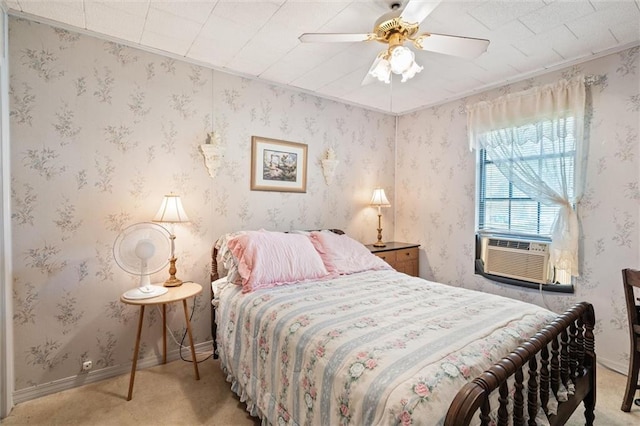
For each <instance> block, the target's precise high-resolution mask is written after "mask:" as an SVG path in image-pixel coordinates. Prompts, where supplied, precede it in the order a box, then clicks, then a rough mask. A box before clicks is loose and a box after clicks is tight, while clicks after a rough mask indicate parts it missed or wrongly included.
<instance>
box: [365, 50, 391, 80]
mask: <svg viewBox="0 0 640 426" xmlns="http://www.w3.org/2000/svg"><path fill="white" fill-rule="evenodd" d="M369 75H370V76H372V77H375V78H377V79H378V80H379V81H381V82H383V83H387V84H389V83H390V82H391V66H390V65H389V61H387V60H386V59H384V58H383V57H381V56H378V57H377V58H376V60H375V61H374V62H373V65H371V69H370V70H369Z"/></svg>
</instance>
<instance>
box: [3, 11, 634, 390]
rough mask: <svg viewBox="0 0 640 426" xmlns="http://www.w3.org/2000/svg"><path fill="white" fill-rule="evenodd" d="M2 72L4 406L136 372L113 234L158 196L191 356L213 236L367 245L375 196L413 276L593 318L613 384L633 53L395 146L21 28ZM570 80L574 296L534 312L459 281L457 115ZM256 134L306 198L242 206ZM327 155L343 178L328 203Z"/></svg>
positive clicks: (384, 126)
mask: <svg viewBox="0 0 640 426" xmlns="http://www.w3.org/2000/svg"><path fill="white" fill-rule="evenodd" d="M9 56H10V74H11V75H10V93H9V96H10V102H11V104H10V118H11V155H12V158H11V167H12V181H11V201H12V205H11V211H12V233H13V241H12V246H13V270H14V282H13V289H14V294H13V296H14V298H13V312H14V318H13V323H14V333H15V342H14V350H15V354H14V355H15V378H16V383H15V389H16V391H17V392H18V393H20V392H24V391H26V390H29V389H33V388H34V387H36V386H38V385H42V384H46V383H49V382H52V381H55V380H60V379H68V378H73V377H76V376H77V375H79V374H81V373H80V370H81V364H82V361H84V360H92V361H93V363H94V370H97V369H110V368H117V367H118V366H121V365H127V364H129V363H130V361H131V358H132V351H133V342H134V339H135V327H136V321H137V315H138V310H137V309H136V308H134V307H131V306H129V305H124V304H122V303H121V302H120V301H119V297H120V295H121V294H122V293H123V292H124V291H126V290H128V289H130V288H132V287H135V286H136V278H135V277H132V276H129V275H128V274H126V273H125V272H123V271H122V270H121V269H120V268H119V267H118V266H117V264H116V263H115V261H114V259H113V254H112V246H113V242H114V240H115V238H116V236H117V235H118V233H119V232H120V231H121V230H122V229H124V228H125V227H126V226H128V225H131V224H133V223H137V222H142V221H149V220H150V219H151V218H152V217H153V216H154V214H155V212H156V210H157V208H158V207H159V204H160V201H161V199H162V196H163V195H164V194H165V193H168V192H175V193H178V194H180V195H181V197H182V201H183V204H184V207H185V209H186V211H187V214H188V215H189V217H190V219H191V222H190V223H188V224H179V225H176V227H175V232H176V235H177V239H176V247H177V255H178V264H177V267H178V276H179V277H180V278H182V279H184V280H193V281H196V282H199V283H201V284H203V285H205V289H204V293H203V294H202V295H200V296H198V297H197V298H196V300H195V305H194V309H195V311H194V319H193V326H194V338H195V340H196V342H198V343H202V342H207V341H209V340H210V338H211V336H210V331H209V324H210V322H209V321H210V317H209V303H208V295H209V291H208V288H206V284H207V280H208V270H209V256H210V254H209V253H210V248H211V245H212V243H213V242H214V240H215V239H216V238H217V237H218V236H219V235H221V234H223V233H225V232H229V231H233V230H238V229H258V228H266V229H272V230H289V229H309V228H322V227H338V228H342V229H344V230H345V231H347V232H348V233H349V234H350V235H352V236H353V237H355V238H356V239H359V240H360V241H362V242H364V243H371V242H373V241H375V238H376V228H377V216H376V213H377V212H376V211H375V209H373V208H371V207H369V206H368V202H369V199H370V197H371V191H372V189H373V188H374V187H376V186H382V187H384V188H385V190H386V192H387V196H388V197H389V199H390V200H391V202H392V205H393V207H392V208H390V209H386V210H385V212H384V215H383V224H382V227H383V229H384V230H385V231H384V233H385V235H387V236H389V237H390V236H391V235H393V234H394V232H393V230H394V229H395V239H396V240H399V241H407V242H418V243H420V244H421V252H420V253H421V254H420V269H421V275H422V276H423V277H425V278H427V279H432V280H436V281H440V282H445V283H449V284H452V285H456V286H463V287H468V288H473V289H478V290H482V291H486V292H491V293H499V294H503V295H506V296H509V297H512V298H514V299H520V300H525V301H529V302H532V303H536V304H539V305H543V306H544V305H546V306H548V307H550V308H551V309H553V310H554V311H557V312H560V311H562V310H564V309H565V308H566V307H567V306H569V305H570V304H572V303H573V302H575V301H579V300H587V301H590V302H592V303H594V304H595V308H596V314H597V318H598V325H597V351H598V356H599V359H600V361H602V362H604V363H606V364H607V365H609V366H612V367H613V368H616V369H618V370H619V371H622V372H625V371H626V368H627V367H626V366H627V361H628V357H629V355H628V335H627V324H626V314H625V310H624V298H623V294H622V284H621V275H620V270H621V269H622V268H624V267H640V152H639V145H640V143H639V134H640V129H639V124H638V123H639V121H640V120H639V117H640V78H639V73H640V70H639V57H640V54H639V48H638V47H636V48H632V49H629V50H625V51H622V52H619V53H615V54H612V55H609V56H605V57H602V58H599V59H596V60H593V61H590V62H585V63H583V64H581V65H579V66H576V67H572V68H567V69H564V70H560V71H557V72H552V73H548V74H545V75H541V76H538V77H536V78H532V79H529V80H525V81H522V82H518V83H514V84H513V85H507V86H504V87H501V88H499V89H495V90H492V91H489V92H485V93H481V94H478V95H476V96H473V97H469V98H468V99H463V100H459V101H455V102H451V103H448V104H444V105H440V106H437V107H433V108H430V109H426V110H423V111H419V112H415V113H412V114H408V115H405V116H402V117H400V119H399V125H398V129H397V140H396V129H395V118H394V117H391V116H388V115H384V114H380V113H377V112H372V111H368V110H365V109H362V108H357V107H353V106H349V105H344V104H340V103H337V102H333V101H329V100H325V99H322V98H318V97H315V96H311V95H308V94H303V93H299V92H295V91H291V90H287V89H284V88H281V87H277V86H270V85H267V84H264V83H261V82H257V81H253V80H249V79H245V78H240V77H237V76H233V75H229V74H225V73H222V72H219V71H213V70H210V69H206V68H203V67H199V66H195V65H191V64H188V63H186V62H181V61H178V60H175V59H171V58H168V57H164V56H160V55H156V54H151V53H148V52H143V51H140V50H136V49H133V48H129V47H125V46H122V45H119V44H115V43H112V42H107V41H104V40H99V39H96V38H93V37H89V36H87V35H81V34H77V33H73V32H69V31H66V30H61V29H58V28H54V27H51V26H48V25H43V24H38V23H35V22H31V21H27V20H24V19H17V18H10V22H9ZM577 72H582V73H584V74H587V75H592V76H594V81H595V82H594V84H593V85H592V86H591V98H592V99H591V102H592V121H591V123H592V124H591V138H590V141H591V143H590V156H589V165H588V176H587V190H586V195H585V197H584V199H583V200H582V202H581V203H580V206H579V214H580V217H581V221H582V228H583V236H582V240H581V250H582V256H583V260H582V268H581V269H582V275H581V277H580V278H579V279H578V280H577V282H576V293H575V294H571V295H566V294H555V293H544V294H542V295H541V294H539V293H538V292H537V291H529V290H522V289H517V288H511V287H508V286H504V285H500V284H496V283H493V282H491V281H488V280H486V279H484V278H481V277H479V276H477V275H475V274H474V272H473V258H474V250H475V249H474V221H475V219H474V211H475V206H474V198H475V153H472V152H469V150H468V143H467V138H466V116H465V105H466V104H467V103H472V102H476V101H478V100H480V99H490V98H493V97H497V96H500V95H502V94H505V93H508V92H515V91H519V90H523V89H526V88H528V87H531V86H533V85H539V84H545V83H549V82H552V81H556V80H557V79H559V78H562V77H568V76H571V75H574V74H575V73H577ZM214 130H215V132H216V134H217V135H218V136H219V138H220V143H221V147H222V150H223V152H224V157H223V160H222V162H221V164H220V166H219V167H218V169H217V170H216V171H215V173H214V176H213V177H212V176H210V175H209V173H208V171H207V168H206V167H205V164H204V161H203V158H202V155H201V153H200V151H199V145H200V144H202V143H204V142H205V140H206V138H207V133H208V132H211V131H214ZM253 135H257V136H264V137H268V138H274V139H282V140H287V141H292V142H299V143H304V144H307V145H308V149H309V151H308V183H307V192H306V193H304V194H296V193H280V192H260V191H250V189H249V187H250V182H249V176H250V161H251V136H253ZM329 148H332V149H333V150H335V152H336V155H337V158H338V160H339V161H340V163H339V165H338V167H337V172H336V176H335V179H334V181H333V183H332V184H330V185H327V184H326V183H325V180H324V177H323V174H322V168H321V160H322V158H323V157H324V155H325V154H326V151H327V150H328V149H329ZM456 187H457V188H458V190H451V188H456ZM394 212H395V214H394ZM152 278H153V279H154V280H155V281H162V280H164V279H165V278H166V275H165V274H164V273H159V274H156V275H154V276H153V277H152ZM189 305H190V306H191V303H189ZM178 308H179V306H178V305H176V306H171V307H170V309H169V311H170V318H169V325H170V328H171V329H172V330H173V333H174V334H175V335H176V336H177V337H180V336H181V334H182V333H183V331H184V323H183V321H182V313H181V312H180V310H179V309H178ZM146 315H147V317H146V318H145V328H144V330H143V343H142V348H141V357H142V359H145V358H146V359H154V360H158V359H159V352H160V350H161V349H160V341H161V330H160V327H159V324H160V321H161V317H160V314H159V312H158V311H157V310H154V309H148V310H147V314H146ZM176 347H177V346H176V344H175V343H174V342H173V341H172V340H171V339H169V349H175V348H176Z"/></svg>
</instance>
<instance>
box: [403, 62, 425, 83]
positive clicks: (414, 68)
mask: <svg viewBox="0 0 640 426" xmlns="http://www.w3.org/2000/svg"><path fill="white" fill-rule="evenodd" d="M423 69H424V67H423V66H421V65H418V64H416V63H415V61H414V62H413V63H412V64H411V66H410V67H409V69H408V70H406V71H405V72H403V73H402V81H401V82H402V83H404V82H405V81H407V80H409V79H411V78H413V77H415V75H416V74H418V73H419V72H420V71H422V70H423Z"/></svg>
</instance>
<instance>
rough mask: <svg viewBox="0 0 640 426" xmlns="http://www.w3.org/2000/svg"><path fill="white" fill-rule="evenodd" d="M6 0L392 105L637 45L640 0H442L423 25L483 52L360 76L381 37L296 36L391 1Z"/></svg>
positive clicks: (26, 9) (30, 14) (227, 65)
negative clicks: (480, 43) (384, 79)
mask: <svg viewBox="0 0 640 426" xmlns="http://www.w3.org/2000/svg"><path fill="white" fill-rule="evenodd" d="M0 1H2V0H0ZM407 1H408V0H396V1H395V2H397V3H402V4H406V2H407ZM412 1H416V2H419V1H426V0H412ZM4 2H5V3H6V5H7V6H8V7H9V13H10V14H13V15H17V16H20V17H25V18H29V19H34V20H37V21H41V22H46V23H50V24H52V25H58V26H61V27H63V28H67V29H70V30H74V29H80V30H82V31H84V32H87V33H90V34H93V35H96V36H98V37H104V38H107V39H109V40H114V41H118V42H120V43H122V44H126V45H129V46H136V47H141V48H143V49H144V48H147V49H151V50H153V51H156V52H157V51H163V52H166V54H168V55H169V56H172V57H176V58H183V59H185V60H187V61H193V62H195V63H199V64H201V65H206V66H210V67H211V68H214V69H218V70H223V71H227V72H230V73H234V74H238V75H242V76H245V77H252V78H257V79H260V80H264V81H266V82H269V83H275V84H278V85H283V86H290V87H292V88H294V89H298V90H302V91H304V92H308V93H315V94H317V95H319V96H322V97H326V98H330V99H336V100H340V101H342V102H346V103H349V104H356V105H361V106H365V107H367V108H372V109H376V110H381V111H385V112H392V113H394V114H403V113H406V112H409V111H413V110H417V109H420V108H424V107H428V106H432V105H437V104H440V103H442V102H445V101H448V100H453V99H458V98H461V97H464V96H467V95H469V94H471V93H474V92H477V91H479V90H484V89H488V88H491V87H495V86H498V85H501V84H505V83H506V82H509V81H515V80H519V79H522V78H526V77H530V76H533V75H535V74H537V73H540V72H544V71H545V70H549V69H550V68H556V67H560V66H566V65H569V64H573V63H576V62H580V61H582V60H585V59H589V58H590V57H592V56H599V55H602V54H605V53H609V52H615V51H618V50H621V49H623V48H626V47H631V46H636V45H639V44H640V0H508V1H507V0H505V1H499V0H488V1H487V0H484V1H482V0H466V1H465V0H443V1H442V3H441V4H440V5H439V6H438V7H437V8H436V9H435V11H434V12H433V13H431V14H430V15H429V16H428V17H427V18H426V19H425V20H424V21H423V22H422V24H421V25H420V30H421V31H430V32H434V33H442V34H453V35H464V36H468V37H476V38H486V39H489V40H490V41H491V44H490V45H489V48H488V50H487V52H486V53H484V54H483V55H482V56H480V57H479V58H477V59H475V60H466V59H460V58H457V57H453V56H447V55H442V54H437V53H431V52H425V51H418V52H416V61H417V62H418V63H419V64H421V65H423V66H424V70H423V71H422V72H421V73H420V74H418V75H417V76H416V77H415V78H413V79H412V80H409V81H407V82H405V83H401V82H400V79H399V78H398V76H394V80H393V82H392V84H391V85H385V84H384V83H377V82H376V83H372V84H369V85H365V86H362V85H361V83H362V79H363V78H364V76H365V74H366V73H367V71H368V69H369V67H370V65H371V63H372V62H373V59H374V58H375V56H376V54H377V53H378V52H380V51H382V50H383V49H384V48H385V46H384V45H383V44H380V43H378V42H375V41H370V42H360V43H301V42H300V41H299V40H298V37H299V36H300V34H302V33H304V32H344V33H368V32H371V30H372V29H373V24H374V22H375V21H376V19H378V18H379V17H380V15H382V14H383V13H386V12H388V11H389V10H390V7H389V5H390V3H392V2H394V1H393V0H4Z"/></svg>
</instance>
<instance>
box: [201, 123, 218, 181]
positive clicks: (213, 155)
mask: <svg viewBox="0 0 640 426" xmlns="http://www.w3.org/2000/svg"><path fill="white" fill-rule="evenodd" d="M200 152H201V153H202V155H203V156H204V164H205V166H207V171H208V172H209V176H211V177H214V176H215V174H216V170H217V169H218V167H219V166H220V162H221V160H222V157H224V147H223V146H222V142H221V141H220V136H218V135H217V134H216V132H209V133H207V141H206V142H205V143H203V144H202V145H200Z"/></svg>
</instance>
